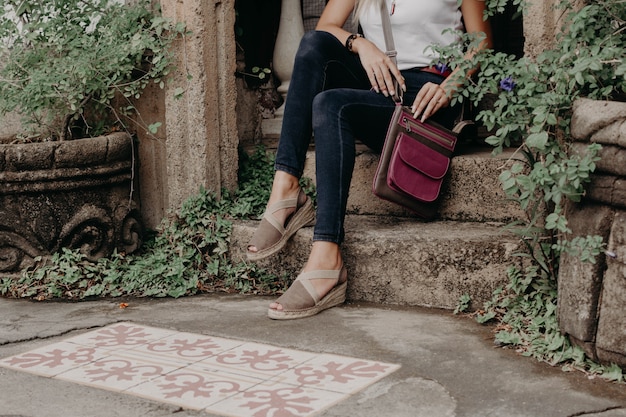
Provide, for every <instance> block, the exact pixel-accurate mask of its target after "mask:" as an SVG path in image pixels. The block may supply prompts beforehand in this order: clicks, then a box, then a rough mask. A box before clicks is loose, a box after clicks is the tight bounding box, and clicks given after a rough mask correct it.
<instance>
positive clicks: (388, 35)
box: [380, 0, 402, 104]
mask: <svg viewBox="0 0 626 417" xmlns="http://www.w3.org/2000/svg"><path fill="white" fill-rule="evenodd" d="M380 17H381V19H382V23H383V35H384V36H385V48H386V49H387V50H386V51H385V55H387V56H388V57H389V58H390V59H391V62H393V64H394V65H398V61H397V59H396V56H397V55H398V51H396V46H395V44H394V42H393V32H392V31H391V19H390V18H389V9H388V8H387V0H380ZM394 91H395V94H394V95H393V101H395V102H396V104H402V89H401V88H400V83H399V82H398V80H395V79H394Z"/></svg>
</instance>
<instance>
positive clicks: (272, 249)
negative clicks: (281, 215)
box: [247, 190, 315, 261]
mask: <svg viewBox="0 0 626 417" xmlns="http://www.w3.org/2000/svg"><path fill="white" fill-rule="evenodd" d="M289 208H295V211H294V212H293V213H292V214H291V215H289V216H288V217H287V219H286V220H285V221H284V222H283V223H281V222H280V221H279V220H278V219H277V218H276V217H275V216H274V213H276V212H277V211H279V210H284V209H289ZM314 221H315V208H314V207H313V202H312V201H311V199H310V198H309V197H307V195H306V194H305V193H304V192H303V191H302V190H300V192H299V193H298V197H295V198H288V199H285V200H280V201H277V202H276V203H274V204H272V205H271V206H270V207H268V208H267V210H265V214H263V219H262V220H261V223H260V224H259V227H258V228H257V230H256V232H255V233H254V237H253V238H252V240H251V241H250V243H249V245H248V247H250V246H254V247H256V248H257V251H256V252H251V251H250V250H248V251H247V252H248V253H247V255H248V259H249V260H251V261H258V260H261V259H264V258H267V257H268V256H271V255H274V254H275V253H277V252H279V251H280V250H281V249H282V248H284V247H285V245H286V244H287V241H288V240H289V239H290V238H291V236H293V235H294V234H295V233H296V232H297V231H298V230H299V229H300V228H302V227H304V226H307V225H310V224H312V223H313V222H314Z"/></svg>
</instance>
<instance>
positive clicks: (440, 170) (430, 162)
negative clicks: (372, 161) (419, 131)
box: [387, 132, 450, 202]
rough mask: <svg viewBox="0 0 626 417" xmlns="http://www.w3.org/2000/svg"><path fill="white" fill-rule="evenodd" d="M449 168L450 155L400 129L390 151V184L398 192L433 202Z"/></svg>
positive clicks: (388, 180) (388, 176) (388, 177)
mask: <svg viewBox="0 0 626 417" xmlns="http://www.w3.org/2000/svg"><path fill="white" fill-rule="evenodd" d="M422 139H423V140H428V138H422ZM449 167H450V158H449V157H448V156H446V155H442V154H441V153H439V152H437V151H436V150H434V149H432V148H430V147H428V146H427V145H425V144H424V143H421V142H420V141H418V140H416V139H413V138H412V137H411V136H409V135H408V134H406V133H404V132H400V133H399V134H398V137H397V139H396V143H395V146H394V149H393V152H392V154H391V161H390V163H389V170H388V175H387V183H388V185H389V187H390V188H392V189H394V190H396V191H400V192H403V193H405V194H408V195H410V196H413V197H414V198H416V199H418V200H422V201H427V202H432V201H435V200H436V199H437V197H438V196H439V192H440V190H441V185H442V184H443V179H444V177H445V175H446V173H447V172H448V169H449Z"/></svg>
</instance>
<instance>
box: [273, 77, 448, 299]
mask: <svg viewBox="0 0 626 417" xmlns="http://www.w3.org/2000/svg"><path fill="white" fill-rule="evenodd" d="M404 75H405V78H406V79H407V85H408V86H409V88H408V91H407V92H406V93H405V100H406V101H405V103H407V104H410V103H412V102H413V100H414V99H415V96H416V94H417V92H418V91H419V89H420V88H421V87H422V86H423V85H424V84H425V83H426V82H429V81H431V82H441V81H442V80H443V79H441V77H438V76H436V75H433V74H430V73H424V72H421V71H407V72H406V74H404ZM394 108H395V103H394V102H393V101H392V100H391V99H390V98H386V97H384V96H383V95H381V94H377V93H374V92H372V91H367V90H355V89H345V88H343V89H342V88H339V89H333V90H328V91H324V92H322V93H320V94H318V95H317V96H316V97H315V100H314V102H313V108H312V113H313V130H314V132H315V153H316V158H315V160H316V183H317V202H318V208H317V222H316V225H315V229H314V234H313V240H314V242H313V247H312V250H311V253H310V255H309V258H308V261H307V263H306V265H305V266H304V268H303V270H302V272H303V273H306V272H310V271H315V270H338V269H340V268H341V267H342V265H343V261H342V257H341V251H340V244H341V243H342V241H343V238H344V219H345V213H346V207H347V201H348V192H349V187H350V182H351V180H352V172H353V169H354V160H355V140H356V139H359V140H361V141H362V142H363V143H364V144H366V145H367V146H369V147H370V148H372V149H373V150H374V151H377V152H380V150H381V149H382V146H383V143H384V140H385V135H386V132H387V126H388V124H389V120H390V119H391V115H392V114H393V111H394ZM435 117H436V118H437V121H439V122H440V123H443V124H446V125H449V126H451V123H452V120H453V119H454V111H451V110H449V109H443V111H440V112H439V113H438V114H437V115H436V116H435ZM310 284H311V285H312V286H313V288H314V289H315V291H316V292H317V293H318V294H319V295H320V296H321V297H323V296H324V295H325V294H327V293H328V292H329V291H330V290H331V289H332V288H333V287H334V286H335V285H336V284H337V281H336V280H328V279H313V280H310ZM270 308H271V309H275V310H278V311H281V310H282V306H281V305H280V303H277V302H275V303H272V304H271V305H270Z"/></svg>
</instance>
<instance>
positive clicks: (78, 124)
mask: <svg viewBox="0 0 626 417" xmlns="http://www.w3.org/2000/svg"><path fill="white" fill-rule="evenodd" d="M0 10H2V11H3V13H2V14H1V15H0V42H1V44H0V61H1V62H2V66H1V68H0V112H1V113H6V112H12V111H16V112H18V113H20V114H21V115H22V116H23V117H24V119H25V122H26V123H27V124H28V125H29V126H31V127H32V128H33V132H32V133H31V134H32V135H35V136H40V138H41V139H45V140H63V139H72V138H75V137H76V136H97V135H99V134H102V133H103V129H105V127H108V128H110V126H107V123H105V122H104V121H110V122H111V123H113V124H117V128H118V129H119V128H122V129H125V130H126V125H127V124H128V123H129V121H130V120H132V119H131V118H130V116H131V115H133V114H134V111H135V107H134V105H133V101H132V100H134V99H137V98H139V97H140V95H141V93H142V92H143V90H144V89H145V88H146V87H147V86H148V85H149V83H156V84H158V85H159V86H161V87H163V86H164V77H166V76H167V74H168V72H169V71H170V64H171V61H172V59H171V58H172V56H171V52H170V50H169V46H170V44H171V42H172V41H173V40H174V39H175V38H176V37H178V36H181V35H182V34H184V25H182V24H174V23H172V22H170V21H169V20H167V19H165V18H163V17H161V16H160V15H159V13H158V12H157V11H154V10H153V8H152V6H151V5H150V1H149V0H141V1H138V2H133V4H132V5H126V4H123V3H120V2H114V1H109V0H95V1H85V0H27V1H26V0H0ZM157 127H158V126H156V125H153V126H149V127H146V129H147V130H150V131H154V130H155V129H156V128H157Z"/></svg>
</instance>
